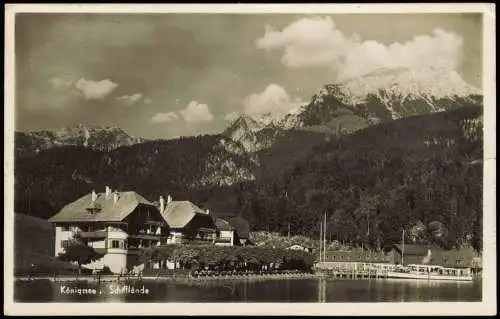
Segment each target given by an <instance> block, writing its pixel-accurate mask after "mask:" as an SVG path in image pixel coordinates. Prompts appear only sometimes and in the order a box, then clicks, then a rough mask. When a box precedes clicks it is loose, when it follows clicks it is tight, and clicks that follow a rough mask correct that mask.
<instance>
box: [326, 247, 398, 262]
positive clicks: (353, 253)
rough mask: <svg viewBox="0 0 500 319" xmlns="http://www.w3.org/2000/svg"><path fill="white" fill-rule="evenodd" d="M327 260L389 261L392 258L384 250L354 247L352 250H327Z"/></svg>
mask: <svg viewBox="0 0 500 319" xmlns="http://www.w3.org/2000/svg"><path fill="white" fill-rule="evenodd" d="M325 255H326V256H325V257H326V259H325V260H324V261H326V262H362V263H388V262H390V261H391V260H390V259H389V258H388V256H386V255H384V253H383V252H377V251H370V250H367V249H361V248H354V249H350V250H327V251H326V254H325Z"/></svg>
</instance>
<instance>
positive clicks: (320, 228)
mask: <svg viewBox="0 0 500 319" xmlns="http://www.w3.org/2000/svg"><path fill="white" fill-rule="evenodd" d="M322 236H323V223H319V262H321V256H322V255H321V245H322V244H321V242H322V240H321V237H322Z"/></svg>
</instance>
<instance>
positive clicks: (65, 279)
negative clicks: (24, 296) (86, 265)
mask: <svg viewBox="0 0 500 319" xmlns="http://www.w3.org/2000/svg"><path fill="white" fill-rule="evenodd" d="M323 277H324V275H322V274H319V273H297V274H266V275H246V276H245V275H237V276H198V277H192V276H178V277H176V276H142V277H118V276H117V275H107V276H101V277H100V278H95V277H93V276H80V277H78V278H76V277H56V278H54V277H26V276H23V277H15V279H14V281H15V282H20V283H27V282H35V281H41V280H47V281H50V282H87V283H101V282H102V283H108V282H142V281H156V282H169V281H171V282H176V283H200V282H207V281H210V282H216V281H226V282H228V281H260V280H290V279H295V280H297V279H315V278H323Z"/></svg>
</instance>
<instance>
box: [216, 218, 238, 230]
mask: <svg viewBox="0 0 500 319" xmlns="http://www.w3.org/2000/svg"><path fill="white" fill-rule="evenodd" d="M215 227H217V229H218V230H234V227H233V226H231V224H230V223H229V222H228V221H226V220H224V219H222V218H217V219H215Z"/></svg>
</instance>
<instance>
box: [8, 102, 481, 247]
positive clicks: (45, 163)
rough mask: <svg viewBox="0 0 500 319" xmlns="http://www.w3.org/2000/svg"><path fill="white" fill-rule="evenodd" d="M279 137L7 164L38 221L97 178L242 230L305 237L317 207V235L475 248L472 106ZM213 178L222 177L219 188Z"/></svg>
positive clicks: (185, 141) (477, 124)
mask: <svg viewBox="0 0 500 319" xmlns="http://www.w3.org/2000/svg"><path fill="white" fill-rule="evenodd" d="M309 133H310V134H309ZM287 134H295V135H284V136H282V137H278V138H277V139H276V142H275V143H274V144H273V146H272V147H270V148H268V149H265V150H261V151H259V152H257V153H256V154H255V155H252V156H250V155H248V154H246V153H245V152H230V151H228V149H229V148H227V147H221V143H220V140H221V136H220V135H205V136H198V137H189V138H181V139H177V140H168V141H153V142H146V143H142V144H137V145H133V146H128V147H122V148H119V149H117V150H114V151H110V152H97V151H92V150H90V149H87V148H78V147H62V148H54V149H50V150H46V151H42V152H40V153H39V154H38V155H36V156H34V157H31V158H25V159H18V160H17V162H16V166H15V169H16V173H15V177H16V185H15V187H16V189H15V194H16V198H15V202H16V211H18V212H20V213H27V212H29V213H30V214H31V215H34V216H38V217H42V218H48V217H50V216H52V215H53V214H55V213H56V212H57V211H58V210H59V209H60V208H61V207H62V206H63V205H65V204H67V203H69V202H71V201H73V200H75V199H77V198H78V197H79V196H81V195H83V194H85V193H88V192H90V191H91V190H92V189H96V190H98V191H99V190H104V187H105V186H106V185H109V186H110V187H112V188H113V189H118V190H135V191H137V192H138V193H140V194H142V195H143V196H145V197H146V198H147V199H149V200H156V199H157V198H158V196H159V195H166V194H171V195H172V196H173V197H174V199H189V200H191V201H193V202H195V203H197V204H198V205H200V206H202V207H205V208H210V210H211V211H214V212H217V213H219V214H224V215H242V216H243V217H245V218H247V219H248V220H249V221H250V223H251V227H252V230H269V231H278V232H281V233H282V234H285V233H286V232H287V231H288V225H289V224H290V230H291V233H292V235H306V236H313V237H314V236H317V235H318V233H319V223H320V220H321V218H322V216H323V214H324V213H327V215H328V225H329V227H328V230H327V237H328V238H331V239H338V240H339V241H341V242H344V243H350V244H352V245H361V244H363V245H371V246H373V247H380V248H382V247H384V246H387V245H389V244H391V243H394V242H398V241H399V240H400V238H401V232H402V229H403V227H404V228H405V229H406V230H407V237H408V238H407V239H408V240H409V241H414V242H436V243H439V244H441V245H443V246H453V245H455V244H461V243H463V242H471V243H473V244H474V245H475V246H476V247H478V248H479V247H480V245H481V244H480V238H481V220H482V167H483V165H482V157H483V139H482V107H476V106H474V107H464V108H460V109H455V110H451V111H446V112H441V113H435V114H428V115H420V116H414V117H409V118H405V119H400V120H395V121H390V122H387V123H381V124H378V125H372V126H369V127H367V128H365V129H362V130H359V131H356V132H354V133H352V134H349V135H342V134H340V135H338V136H337V137H335V135H328V139H325V137H326V135H324V134H321V133H312V132H301V133H298V132H295V131H290V132H289V133H287ZM221 163H226V164H224V165H222V164H221ZM236 175H237V176H236ZM207 176H209V177H210V178H208V180H207ZM221 179H225V180H226V181H227V180H229V181H230V183H224V185H222V184H220V183H219V182H218V181H219V180H221ZM200 181H204V182H200ZM221 185H222V186H221Z"/></svg>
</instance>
